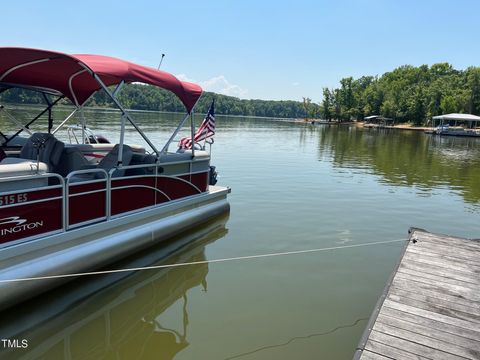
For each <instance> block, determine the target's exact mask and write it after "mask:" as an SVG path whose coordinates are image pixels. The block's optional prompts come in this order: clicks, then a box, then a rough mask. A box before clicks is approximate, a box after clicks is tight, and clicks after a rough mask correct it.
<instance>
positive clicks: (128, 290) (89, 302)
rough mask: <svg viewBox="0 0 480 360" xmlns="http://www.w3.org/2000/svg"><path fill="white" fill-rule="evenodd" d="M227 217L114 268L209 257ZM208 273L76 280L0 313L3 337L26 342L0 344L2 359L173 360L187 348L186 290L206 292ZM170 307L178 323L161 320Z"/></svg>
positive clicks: (155, 272)
mask: <svg viewBox="0 0 480 360" xmlns="http://www.w3.org/2000/svg"><path fill="white" fill-rule="evenodd" d="M227 219H228V215H226V216H223V217H220V218H217V219H215V220H214V221H211V222H209V223H207V224H206V225H204V226H201V227H199V228H196V229H193V230H192V231H189V232H188V233H185V234H183V235H182V236H177V237H176V238H173V239H172V241H170V242H169V243H168V244H167V245H166V246H165V245H164V246H162V247H160V248H153V249H150V250H149V251H147V252H144V253H141V254H139V255H138V256H135V257H131V258H129V259H126V260H125V261H122V262H120V263H116V264H114V265H113V266H111V267H109V268H110V269H120V268H122V269H125V268H134V267H143V266H152V265H159V264H172V263H186V262H201V261H205V260H206V257H205V247H206V245H208V244H210V243H212V242H214V241H216V240H217V239H220V238H222V237H224V236H225V235H226V234H227V232H228V230H227V229H226V228H225V223H226V221H227ZM207 274H208V264H207V263H205V264H197V265H187V266H179V267H172V268H163V269H152V270H142V271H137V272H125V273H115V274H109V275H100V276H97V275H94V276H86V277H83V278H81V279H78V280H76V281H74V282H72V283H70V284H67V285H65V286H63V287H61V288H59V289H57V290H55V291H51V292H49V293H47V294H45V295H43V296H39V297H37V298H34V299H32V300H30V301H29V302H26V303H23V304H21V305H19V306H17V307H16V308H11V309H9V310H8V312H7V311H6V312H4V313H0V317H1V318H2V321H1V323H0V336H1V337H2V338H3V339H16V340H19V343H20V346H21V342H22V340H26V341H27V343H28V347H26V348H14V349H0V358H3V357H4V356H5V357H7V358H9V359H11V358H22V359H24V358H25V359H39V358H40V359H64V358H66V359H100V358H102V359H103V358H113V359H137V358H154V359H173V358H174V357H175V355H176V354H178V353H179V352H180V351H181V350H183V349H184V348H186V347H187V346H188V345H189V343H188V324H189V320H188V296H187V292H188V290H190V289H192V288H194V287H197V286H201V287H202V288H203V290H205V291H206V289H207ZM179 309H180V310H179ZM166 311H169V313H171V312H173V314H175V317H176V318H177V320H178V321H175V323H176V324H175V326H163V325H162V323H161V321H160V315H162V314H163V313H165V312H166ZM170 315H171V314H170ZM169 323H171V321H169Z"/></svg>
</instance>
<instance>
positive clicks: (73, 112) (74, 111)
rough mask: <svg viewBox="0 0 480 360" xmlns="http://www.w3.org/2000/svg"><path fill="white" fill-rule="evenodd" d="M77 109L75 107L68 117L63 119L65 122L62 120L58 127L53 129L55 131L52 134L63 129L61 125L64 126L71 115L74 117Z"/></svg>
mask: <svg viewBox="0 0 480 360" xmlns="http://www.w3.org/2000/svg"><path fill="white" fill-rule="evenodd" d="M78 109H79V108H78V107H76V108H75V109H73V111H72V112H71V113H70V115H68V116H67V117H66V118H65V120H63V121H62V122H61V123H60V125H58V126H57V127H56V128H55V130H53V132H52V134H55V133H56V132H57V131H58V130H60V129H61V128H62V127H63V125H65V123H66V122H67V121H68V120H70V119H71V117H72V116H73V115H75V113H76V112H77V111H78Z"/></svg>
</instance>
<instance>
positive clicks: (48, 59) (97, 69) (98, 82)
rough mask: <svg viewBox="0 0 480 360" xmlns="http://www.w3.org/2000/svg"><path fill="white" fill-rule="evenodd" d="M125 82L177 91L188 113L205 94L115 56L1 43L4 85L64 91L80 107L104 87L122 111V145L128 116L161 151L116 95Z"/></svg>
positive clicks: (1, 84) (1, 85) (0, 82)
mask: <svg viewBox="0 0 480 360" xmlns="http://www.w3.org/2000/svg"><path fill="white" fill-rule="evenodd" d="M125 82H127V83H129V82H141V83H146V84H150V85H154V86H157V87H160V88H163V89H166V90H168V91H171V92H173V93H174V94H175V95H176V96H177V97H178V98H179V99H180V101H181V102H182V103H183V105H184V106H185V108H186V110H187V117H188V114H191V112H192V110H193V108H194V106H195V104H196V103H197V101H198V99H199V98H200V96H201V94H202V88H201V87H200V86H198V85H196V84H193V83H190V82H185V81H180V80H178V79H177V78H176V77H175V76H173V75H172V74H169V73H167V72H164V71H160V70H156V69H153V68H149V67H146V66H142V65H138V64H134V63H131V62H128V61H124V60H120V59H117V58H113V57H108V56H102V55H86V54H80V55H68V54H64V53H59V52H54V51H49V50H39V49H28V48H15V47H0V89H2V88H7V87H26V88H31V89H35V90H38V91H40V92H42V93H51V94H61V95H63V96H65V97H67V98H68V99H70V101H72V103H73V104H74V105H75V106H76V107H77V108H79V109H80V110H82V107H83V105H84V104H85V102H86V101H87V100H88V99H89V98H90V97H91V96H92V95H93V94H94V93H95V92H96V91H98V90H100V89H103V90H104V91H105V92H106V93H107V94H108V95H109V97H111V99H112V100H113V102H114V103H115V105H117V107H118V108H119V109H120V111H121V112H122V129H121V136H120V140H121V145H122V144H123V135H124V125H125V119H128V120H129V121H130V123H131V124H132V125H133V126H134V127H135V129H136V130H137V131H138V132H139V133H140V135H141V136H142V137H143V138H144V139H145V141H146V142H147V143H148V144H149V145H150V146H151V147H152V149H153V150H154V151H155V152H156V153H157V155H159V151H158V150H157V149H156V147H155V146H154V145H153V144H152V143H151V142H150V140H149V139H148V138H147V137H146V135H145V134H144V133H143V131H142V130H141V129H140V128H139V127H138V125H136V124H135V122H134V121H133V119H132V118H131V117H130V115H129V114H128V113H127V111H126V110H125V109H124V108H123V106H122V105H121V104H120V103H119V102H118V100H117V98H116V93H117V92H118V89H119V88H120V87H121V86H122V85H123V84H124V83H125ZM112 85H116V86H117V89H116V90H115V91H113V92H112V91H110V90H109V88H108V87H109V86H112ZM183 122H184V121H182V122H181V125H183ZM179 126H180V125H179ZM49 127H50V126H49ZM170 141H171V140H169V141H168V143H167V145H166V147H168V144H169V143H170ZM164 148H165V147H164Z"/></svg>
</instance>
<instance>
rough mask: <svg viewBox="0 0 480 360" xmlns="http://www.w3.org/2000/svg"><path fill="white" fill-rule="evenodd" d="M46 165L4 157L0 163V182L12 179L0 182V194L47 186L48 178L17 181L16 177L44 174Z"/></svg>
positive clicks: (46, 169)
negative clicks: (8, 179)
mask: <svg viewBox="0 0 480 360" xmlns="http://www.w3.org/2000/svg"><path fill="white" fill-rule="evenodd" d="M47 171H48V166H47V164H45V163H43V162H40V163H37V162H36V161H33V160H30V159H21V158H15V157H6V158H4V159H3V160H2V161H0V180H1V179H2V178H3V179H5V178H10V177H13V179H12V180H11V181H0V192H4V191H13V190H20V189H31V188H36V187H43V186H47V185H48V178H46V177H45V178H40V177H39V178H34V179H23V180H21V179H18V178H17V177H18V176H28V175H37V174H45V173H46V172H47Z"/></svg>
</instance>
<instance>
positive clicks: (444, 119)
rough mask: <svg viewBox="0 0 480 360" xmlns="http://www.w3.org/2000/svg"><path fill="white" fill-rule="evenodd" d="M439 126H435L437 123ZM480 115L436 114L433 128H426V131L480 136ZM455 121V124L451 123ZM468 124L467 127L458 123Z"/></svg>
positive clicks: (446, 134)
mask: <svg viewBox="0 0 480 360" xmlns="http://www.w3.org/2000/svg"><path fill="white" fill-rule="evenodd" d="M437 121H438V123H439V125H438V126H435V125H436V123H437ZM479 121H480V116H476V115H472V114H456V113H452V114H446V115H439V116H434V117H433V118H432V125H433V128H432V129H429V130H426V131H425V133H427V134H433V135H441V136H466V137H480V129H477V123H478V122H479ZM452 123H453V126H452V125H451V124H452ZM459 124H460V125H468V127H467V128H465V127H463V126H458V125H459Z"/></svg>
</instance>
